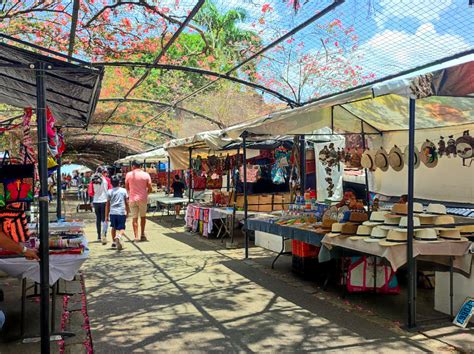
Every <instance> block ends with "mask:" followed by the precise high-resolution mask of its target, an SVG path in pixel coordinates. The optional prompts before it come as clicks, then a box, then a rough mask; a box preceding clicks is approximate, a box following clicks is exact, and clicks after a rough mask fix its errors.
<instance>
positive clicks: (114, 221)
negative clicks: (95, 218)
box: [106, 175, 130, 251]
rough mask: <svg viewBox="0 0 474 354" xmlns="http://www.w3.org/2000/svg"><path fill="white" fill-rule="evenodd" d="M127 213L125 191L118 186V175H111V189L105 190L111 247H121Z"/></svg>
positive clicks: (123, 240)
mask: <svg viewBox="0 0 474 354" xmlns="http://www.w3.org/2000/svg"><path fill="white" fill-rule="evenodd" d="M129 213H130V207H129V205H128V194H127V191H126V190H125V188H122V187H120V177H119V176H117V175H115V176H112V189H109V191H108V192H107V210H106V215H107V217H106V221H107V222H108V221H109V219H110V227H111V228H112V232H111V234H112V248H115V247H117V250H119V251H121V250H122V249H123V245H124V242H125V222H126V220H127V215H128V214H129ZM117 231H118V235H117Z"/></svg>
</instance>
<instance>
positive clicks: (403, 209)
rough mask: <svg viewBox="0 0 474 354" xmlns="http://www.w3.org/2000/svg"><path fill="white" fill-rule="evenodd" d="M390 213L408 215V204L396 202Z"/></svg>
mask: <svg viewBox="0 0 474 354" xmlns="http://www.w3.org/2000/svg"><path fill="white" fill-rule="evenodd" d="M390 214H398V215H407V214H408V205H407V204H405V203H395V204H393V206H392V210H391V212H390Z"/></svg>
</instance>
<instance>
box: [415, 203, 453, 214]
mask: <svg viewBox="0 0 474 354" xmlns="http://www.w3.org/2000/svg"><path fill="white" fill-rule="evenodd" d="M446 214H447V210H446V206H444V205H443V204H437V203H430V204H428V207H427V208H426V211H425V212H423V213H421V214H420V216H421V217H430V216H431V217H434V216H438V215H446Z"/></svg>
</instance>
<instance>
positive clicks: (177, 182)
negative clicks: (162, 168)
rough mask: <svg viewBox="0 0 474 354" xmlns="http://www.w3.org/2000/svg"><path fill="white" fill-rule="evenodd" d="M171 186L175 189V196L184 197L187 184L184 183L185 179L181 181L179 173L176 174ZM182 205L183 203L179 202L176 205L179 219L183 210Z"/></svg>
mask: <svg viewBox="0 0 474 354" xmlns="http://www.w3.org/2000/svg"><path fill="white" fill-rule="evenodd" d="M171 188H172V189H173V198H183V193H184V189H185V188H186V186H185V185H184V183H183V181H181V178H180V177H179V175H175V176H174V181H173V184H172V185H171ZM182 205H183V204H182V203H177V204H175V205H174V211H175V214H176V219H179V213H180V212H181V207H182Z"/></svg>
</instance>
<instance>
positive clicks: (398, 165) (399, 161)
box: [388, 145, 405, 172]
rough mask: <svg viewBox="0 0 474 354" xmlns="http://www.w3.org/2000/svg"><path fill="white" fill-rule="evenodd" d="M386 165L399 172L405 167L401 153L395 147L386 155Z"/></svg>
mask: <svg viewBox="0 0 474 354" xmlns="http://www.w3.org/2000/svg"><path fill="white" fill-rule="evenodd" d="M388 164H389V165H390V167H391V168H392V169H393V170H394V171H397V172H398V171H401V170H402V169H403V166H404V165H405V164H404V162H403V153H402V150H400V148H399V147H398V146H397V145H395V146H394V147H393V148H392V149H391V150H390V152H389V153H388Z"/></svg>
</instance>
